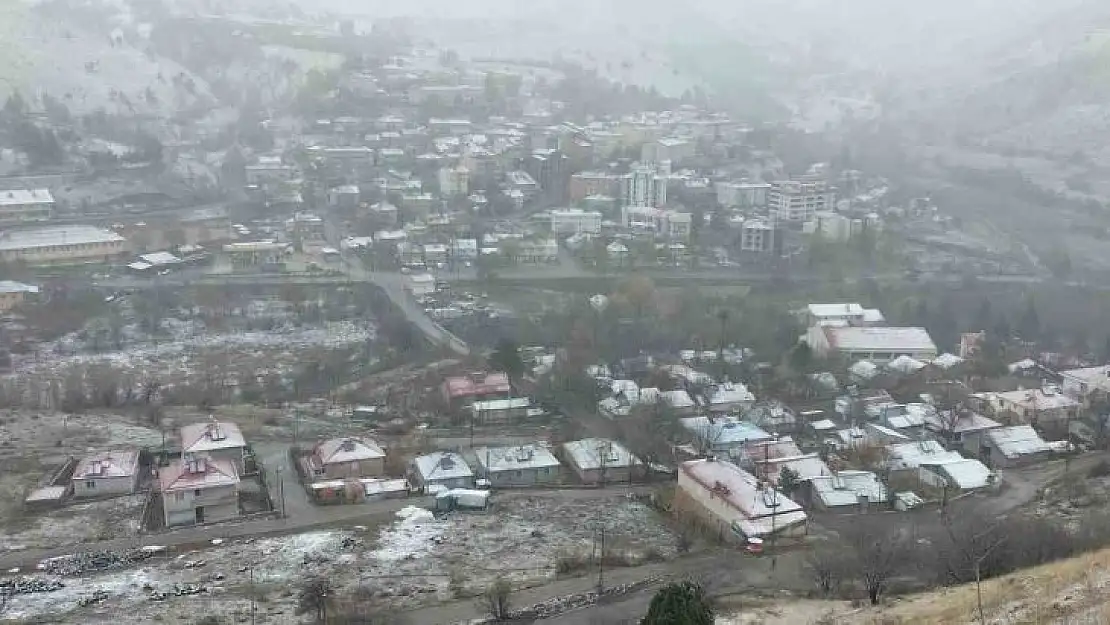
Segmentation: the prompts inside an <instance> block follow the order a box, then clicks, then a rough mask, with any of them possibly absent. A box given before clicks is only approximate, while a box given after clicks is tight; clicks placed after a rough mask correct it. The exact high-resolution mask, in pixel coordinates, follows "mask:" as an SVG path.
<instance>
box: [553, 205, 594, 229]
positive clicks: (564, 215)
mask: <svg viewBox="0 0 1110 625" xmlns="http://www.w3.org/2000/svg"><path fill="white" fill-rule="evenodd" d="M551 231H552V232H553V233H555V234H556V235H560V236H563V235H572V234H600V233H601V213H599V212H597V211H584V210H582V209H580V208H557V209H555V210H553V211H551Z"/></svg>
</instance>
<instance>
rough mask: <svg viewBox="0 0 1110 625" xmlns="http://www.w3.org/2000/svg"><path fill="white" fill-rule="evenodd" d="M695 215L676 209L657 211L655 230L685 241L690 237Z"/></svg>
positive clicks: (661, 234)
mask: <svg viewBox="0 0 1110 625" xmlns="http://www.w3.org/2000/svg"><path fill="white" fill-rule="evenodd" d="M692 226H693V215H692V214H690V213H684V212H680V211H675V210H660V211H656V213H655V232H656V234H659V235H660V236H663V237H666V238H668V239H673V240H679V241H685V240H687V239H689V238H690V232H691V229H692Z"/></svg>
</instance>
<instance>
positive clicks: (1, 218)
mask: <svg viewBox="0 0 1110 625" xmlns="http://www.w3.org/2000/svg"><path fill="white" fill-rule="evenodd" d="M53 214H54V196H53V195H51V193H50V191H49V190H48V189H6V190H0V226H4V227H7V226H18V225H21V224H28V223H35V222H43V221H50V219H51V217H52V216H53Z"/></svg>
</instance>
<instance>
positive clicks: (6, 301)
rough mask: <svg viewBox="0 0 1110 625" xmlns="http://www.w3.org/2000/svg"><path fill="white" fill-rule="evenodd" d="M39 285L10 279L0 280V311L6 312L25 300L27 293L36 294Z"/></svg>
mask: <svg viewBox="0 0 1110 625" xmlns="http://www.w3.org/2000/svg"><path fill="white" fill-rule="evenodd" d="M38 292H39V287H37V286H33V285H30V284H23V283H22V282H13V281H11V280H0V312H7V311H9V310H11V309H13V308H15V307H16V306H20V305H22V304H23V302H25V301H27V296H28V295H38Z"/></svg>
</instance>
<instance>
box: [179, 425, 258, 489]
mask: <svg viewBox="0 0 1110 625" xmlns="http://www.w3.org/2000/svg"><path fill="white" fill-rule="evenodd" d="M179 435H180V438H181V453H182V455H186V456H189V455H191V456H196V457H200V456H206V457H208V458H211V459H213V460H227V461H228V462H230V463H231V465H232V466H233V467H234V468H235V475H237V476H238V475H242V474H243V473H244V469H245V459H246V457H247V455H248V449H247V442H246V440H245V439H244V438H243V433H242V432H241V431H240V430H239V426H238V425H235V424H234V423H231V422H228V421H216V420H215V419H212V420H210V421H207V422H202V423H194V424H192V425H186V426H185V427H183V428H181V430H180V434H179Z"/></svg>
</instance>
